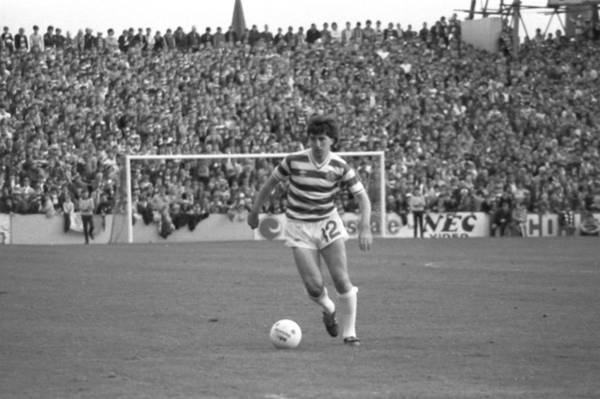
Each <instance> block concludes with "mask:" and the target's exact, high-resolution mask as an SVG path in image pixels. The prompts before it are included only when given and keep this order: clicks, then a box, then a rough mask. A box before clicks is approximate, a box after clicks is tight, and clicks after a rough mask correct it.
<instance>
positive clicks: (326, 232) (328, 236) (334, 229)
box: [321, 220, 342, 242]
mask: <svg viewBox="0 0 600 399" xmlns="http://www.w3.org/2000/svg"><path fill="white" fill-rule="evenodd" d="M321 233H323V239H324V240H325V241H327V242H329V241H331V240H333V239H334V238H336V237H337V236H339V235H340V234H342V233H341V232H340V231H339V230H338V226H337V223H336V222H335V221H334V220H329V221H327V223H326V224H325V226H324V227H323V228H322V229H321Z"/></svg>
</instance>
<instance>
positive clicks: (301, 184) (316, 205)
mask: <svg viewBox="0 0 600 399" xmlns="http://www.w3.org/2000/svg"><path fill="white" fill-rule="evenodd" d="M273 176H274V177H275V178H276V179H277V180H279V181H282V180H285V179H289V188H288V192H287V209H286V215H287V217H289V218H291V219H296V220H303V221H307V222H315V221H318V220H323V219H325V218H327V217H328V216H329V215H331V214H332V213H333V212H334V211H335V209H336V208H335V195H336V194H337V193H338V191H339V190H340V186H342V185H344V186H346V187H348V190H349V191H350V193H351V194H352V195H356V194H359V193H360V192H362V191H364V190H365V188H364V186H363V185H362V183H361V182H360V180H358V177H357V176H356V172H355V171H354V170H353V169H352V168H351V167H350V166H349V165H348V163H347V162H346V161H345V160H344V159H343V158H342V157H340V156H339V155H337V154H335V153H333V152H330V153H329V156H328V157H327V159H325V160H324V161H323V163H321V164H317V162H316V161H315V160H314V158H313V156H312V150H311V149H308V150H304V151H300V152H296V153H293V154H290V155H288V156H286V157H285V158H284V159H283V160H282V161H281V163H280V164H279V165H278V166H277V168H275V170H274V171H273Z"/></svg>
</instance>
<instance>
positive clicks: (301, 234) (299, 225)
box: [284, 212, 348, 249]
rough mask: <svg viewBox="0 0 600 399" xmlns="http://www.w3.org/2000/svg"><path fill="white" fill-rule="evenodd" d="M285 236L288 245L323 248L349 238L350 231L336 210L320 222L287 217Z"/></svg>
mask: <svg viewBox="0 0 600 399" xmlns="http://www.w3.org/2000/svg"><path fill="white" fill-rule="evenodd" d="M284 237H285V245H287V246H288V247H292V248H294V247H299V248H308V249H323V248H325V247H326V246H328V245H329V244H331V243H332V242H334V241H337V240H340V239H342V240H344V241H345V240H347V239H348V232H347V231H346V228H345V227H344V222H342V219H341V218H340V215H338V213H337V212H334V213H332V214H331V215H330V216H329V217H327V218H326V219H323V220H319V221H318V222H304V221H301V220H295V219H290V218H287V220H286V225H285V231H284Z"/></svg>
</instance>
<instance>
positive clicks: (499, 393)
mask: <svg viewBox="0 0 600 399" xmlns="http://www.w3.org/2000/svg"><path fill="white" fill-rule="evenodd" d="M599 247H600V245H599V241H598V240H597V239H595V238H590V239H583V238H568V239H567V238H564V239H530V240H520V239H470V240H400V241H399V240H376V242H375V249H374V251H373V252H371V254H370V255H364V254H361V253H360V252H359V250H358V248H357V243H356V242H355V241H350V242H349V243H348V257H349V259H350V271H351V276H352V278H353V282H354V284H356V285H357V286H358V287H359V306H358V308H359V312H358V321H357V330H358V334H359V336H360V337H361V340H362V346H360V347H359V348H352V347H348V346H345V345H343V343H342V340H341V338H330V337H329V336H328V334H327V333H326V332H325V330H324V327H323V325H322V322H321V311H320V309H318V308H317V307H316V306H315V305H314V304H313V303H312V302H311V301H310V300H309V299H308V298H307V297H306V295H305V292H304V290H303V288H302V286H301V283H300V279H299V277H298V275H297V272H296V270H295V267H294V265H293V263H292V257H291V253H290V252H289V250H288V249H287V248H285V247H283V245H282V244H281V243H279V242H277V243H274V242H241V243H238V242H236V243H198V244H165V245H130V246H126V245H125V246H83V245H82V246H69V247H48V246H39V247H38V246H5V247H2V248H1V250H0V252H1V257H0V317H1V320H0V397H1V398H4V399H9V398H63V399H64V398H80V397H81V398H83V397H85V398H270V399H295V398H316V397H327V398H357V399H358V398H416V397H418V398H485V397H488V398H494V399H496V398H544V399H552V398H557V399H558V398H560V399H563V398H598V397H600V377H599V376H600V313H599V306H600V261H599V260H598V255H599V254H600V251H599V250H598V248H599ZM328 283H329V284H330V282H329V280H328ZM329 286H330V292H334V290H333V288H331V285H329ZM282 318H290V319H292V320H295V321H296V322H298V324H299V325H300V326H301V328H302V332H303V340H302V342H301V344H300V346H299V347H298V348H297V349H294V350H277V349H275V348H274V347H273V346H272V344H271V343H270V341H269V339H268V333H269V329H270V327H271V325H272V324H273V323H274V322H275V321H277V320H279V319H282Z"/></svg>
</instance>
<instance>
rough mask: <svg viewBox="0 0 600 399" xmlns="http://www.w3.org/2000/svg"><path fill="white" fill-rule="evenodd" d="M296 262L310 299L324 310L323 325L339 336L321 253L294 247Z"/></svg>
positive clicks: (333, 334)
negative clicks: (321, 263)
mask: <svg viewBox="0 0 600 399" xmlns="http://www.w3.org/2000/svg"><path fill="white" fill-rule="evenodd" d="M292 250H293V253H294V261H295V263H296V267H297V268H298V273H299V274H300V277H301V278H302V282H303V283H304V287H305V288H306V291H307V292H308V297H309V298H310V299H311V300H312V301H313V302H315V303H316V304H318V305H319V306H321V308H322V309H323V324H325V329H326V330H327V332H328V333H329V335H331V336H332V337H336V336H337V335H338V324H337V320H336V316H335V304H334V303H333V301H332V300H331V298H330V297H329V293H328V292H327V287H325V284H324V282H323V274H322V273H321V268H320V263H319V252H318V250H316V249H309V248H300V247H294V248H293V249H292Z"/></svg>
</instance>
